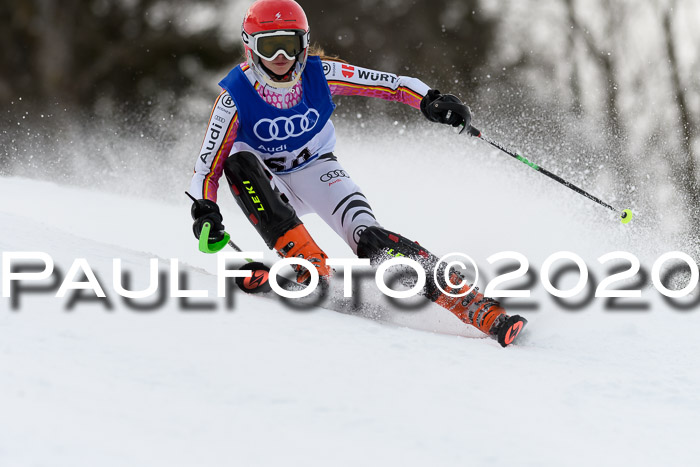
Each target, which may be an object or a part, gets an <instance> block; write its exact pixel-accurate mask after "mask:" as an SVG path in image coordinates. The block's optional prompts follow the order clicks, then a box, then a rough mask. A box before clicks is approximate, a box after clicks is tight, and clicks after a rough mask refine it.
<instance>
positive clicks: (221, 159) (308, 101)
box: [190, 0, 527, 347]
mask: <svg viewBox="0 0 700 467" xmlns="http://www.w3.org/2000/svg"><path fill="white" fill-rule="evenodd" d="M241 34H242V38H243V44H244V48H245V57H246V62H245V63H242V64H240V65H238V66H236V67H235V68H234V69H233V70H231V72H230V73H229V74H228V75H227V76H226V77H225V78H224V79H223V80H221V82H220V83H219V85H220V86H221V87H222V88H223V91H222V92H221V94H220V95H219V97H218V98H217V100H216V103H215V104H214V109H213V111H212V113H211V117H210V119H209V126H208V129H207V133H206V135H205V138H204V142H203V145H202V149H201V151H200V154H199V157H198V159H197V161H196V165H195V173H194V176H193V178H192V183H191V186H190V193H191V194H192V195H193V197H194V198H195V199H196V201H195V202H194V204H193V206H192V218H193V219H194V225H193V230H194V234H195V236H196V237H197V238H199V237H200V233H201V231H202V228H203V226H204V224H205V223H209V225H210V226H211V230H210V232H209V237H208V242H209V243H210V244H217V243H219V244H220V243H222V239H224V238H225V232H224V225H223V218H222V216H221V213H220V211H219V207H218V206H217V204H216V196H217V189H218V186H219V179H220V177H221V175H222V173H223V174H224V175H225V176H226V180H227V182H228V185H229V187H230V189H231V192H232V193H233V196H234V198H235V200H236V202H237V203H238V205H239V206H240V207H241V209H243V211H244V213H245V214H246V216H247V217H248V218H249V220H250V222H251V223H252V224H253V226H254V227H255V229H256V230H257V232H258V233H259V234H260V236H261V237H262V238H263V240H264V241H265V243H266V244H267V246H268V247H269V248H272V249H275V250H276V251H277V253H278V254H279V255H280V256H281V257H287V258H289V257H297V258H304V259H306V260H307V261H309V262H311V263H312V264H313V265H314V266H315V267H316V268H317V272H318V274H319V276H321V277H325V278H327V277H328V276H330V274H331V273H332V269H331V268H330V267H329V266H328V265H327V264H326V259H327V256H326V254H325V253H324V252H323V250H322V249H321V248H320V247H319V246H318V245H317V244H316V242H314V240H313V239H312V238H311V235H309V232H308V231H307V230H306V227H304V224H303V223H302V222H301V220H299V216H302V215H304V214H307V213H312V212H314V213H316V214H318V215H319V216H321V218H322V219H323V220H324V221H325V222H326V223H327V224H328V225H329V226H330V227H331V228H332V229H333V230H334V231H335V232H336V233H337V234H338V235H340V236H341V237H342V238H343V239H344V240H345V241H346V242H347V244H348V245H349V246H350V248H352V250H353V252H354V253H355V254H357V255H358V256H359V257H360V258H369V259H370V261H371V263H372V264H378V263H380V262H382V261H384V260H386V259H388V258H391V257H392V256H397V254H398V255H403V256H407V257H410V258H412V259H415V260H417V261H419V262H421V263H422V264H423V265H424V267H425V268H426V271H428V272H430V271H432V270H433V269H432V268H433V267H434V266H435V265H436V264H437V262H438V259H437V257H435V256H434V255H432V254H430V253H429V252H427V251H426V250H424V249H423V248H422V247H420V246H419V245H418V244H417V243H414V242H412V241H410V240H408V239H406V238H404V237H402V236H401V235H398V234H395V233H393V232H390V231H388V230H386V229H384V228H383V227H382V226H381V225H380V224H379V222H378V221H377V220H376V218H375V215H374V213H373V211H372V208H371V206H370V204H369V202H368V200H367V198H366V197H365V196H364V195H363V194H362V190H361V189H360V188H359V187H358V186H357V185H356V184H355V182H354V181H353V180H352V179H351V178H350V176H349V175H348V174H347V173H346V172H345V171H344V170H343V168H342V166H341V165H340V163H339V162H338V159H337V157H336V156H335V155H334V154H333V150H334V148H335V128H334V127H333V123H332V122H331V120H330V116H331V114H332V113H333V110H334V108H335V104H334V103H333V101H332V96H349V95H354V96H370V97H378V98H380V99H384V100H388V101H396V102H402V103H404V104H408V105H410V106H411V107H414V108H416V109H420V110H421V112H422V113H423V114H424V115H425V117H426V118H427V119H428V120H430V121H432V122H438V123H444V124H447V125H452V126H454V127H459V126H464V127H465V128H467V129H468V128H469V126H470V122H471V113H470V111H469V108H468V107H467V106H466V105H464V104H463V103H462V102H461V101H460V100H459V99H458V98H457V97H455V96H453V95H450V94H441V93H440V92H439V91H437V90H434V89H430V88H429V87H428V86H427V85H425V84H424V83H423V82H421V81H420V80H418V79H416V78H410V77H406V76H397V75H394V74H391V73H383V72H377V71H373V70H369V69H365V68H360V67H358V66H354V65H350V64H348V63H345V62H343V61H340V60H337V59H336V60H334V59H326V58H324V59H322V58H321V57H320V56H318V55H309V25H308V22H307V19H306V15H305V14H304V11H303V9H302V8H301V6H299V4H297V3H296V2H295V1H294V0H257V1H256V2H254V3H253V4H252V5H251V6H250V8H249V9H248V11H247V13H246V15H245V17H244V20H243V25H242V32H241ZM389 253H392V255H391V256H390V255H389ZM426 276H427V281H426V285H425V287H424V288H423V290H422V294H423V295H424V296H426V297H427V298H428V299H429V300H431V301H434V302H436V303H437V304H439V305H441V306H443V307H444V308H446V309H448V310H449V311H451V312H452V313H454V314H455V315H456V316H457V317H458V318H459V319H461V320H462V321H463V322H465V323H467V324H470V325H473V326H475V327H477V328H478V329H480V330H481V331H483V332H484V333H486V334H488V335H490V336H493V337H495V338H497V339H498V341H499V343H500V344H501V345H502V346H504V347H505V346H506V345H508V344H510V343H511V342H513V340H514V339H515V337H516V336H517V335H518V333H519V332H520V330H521V329H522V328H523V326H524V325H525V323H527V321H526V320H525V319H523V318H521V317H520V316H517V315H516V316H511V317H508V316H507V315H506V314H505V311H504V309H503V308H502V307H501V306H500V305H499V304H498V302H496V301H495V300H493V299H490V298H486V297H484V296H483V295H482V294H481V293H479V292H478V289H474V290H472V291H471V292H470V293H468V294H467V295H465V296H463V297H453V296H449V295H447V294H445V293H444V292H443V290H444V289H445V288H446V284H445V283H441V284H440V285H441V286H442V290H441V287H439V286H438V284H436V283H435V282H434V280H433V279H432V274H430V273H429V274H426ZM441 277H442V276H441ZM452 277H455V276H452ZM309 278H310V272H309V271H307V270H306V269H304V268H302V267H301V266H299V267H298V268H297V281H298V282H300V283H305V282H307V281H308V280H309ZM451 282H452V283H453V284H454V283H460V282H463V281H451ZM469 288H470V286H469V285H468V284H466V285H463V286H462V287H461V288H455V289H450V290H451V292H452V293H453V294H454V295H456V294H458V293H459V292H462V293H463V292H466V291H467V290H468V289H469Z"/></svg>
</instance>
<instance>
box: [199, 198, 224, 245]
mask: <svg viewBox="0 0 700 467" xmlns="http://www.w3.org/2000/svg"><path fill="white" fill-rule="evenodd" d="M191 213H192V219H194V224H192V230H193V232H194V236H195V237H197V239H199V235H200V234H201V233H202V227H204V223H205V222H209V224H210V225H211V230H210V231H209V243H216V242H219V241H221V240H223V239H224V224H223V220H224V218H223V217H221V212H220V211H219V206H218V205H217V204H216V203H215V202H214V201H211V200H208V199H198V200H196V201H195V202H194V203H193V204H192V211H191Z"/></svg>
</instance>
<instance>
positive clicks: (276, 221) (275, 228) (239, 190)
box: [224, 151, 301, 248]
mask: <svg viewBox="0 0 700 467" xmlns="http://www.w3.org/2000/svg"><path fill="white" fill-rule="evenodd" d="M224 174H225V175H226V180H227V181H228V184H229V187H231V192H232V193H233V196H234V198H235V199H236V202H237V203H238V205H239V206H240V207H241V209H243V212H244V213H245V214H246V215H247V216H248V219H249V220H250V222H251V223H252V224H253V226H254V227H255V229H256V230H257V231H258V233H259V234H260V236H261V237H262V238H263V240H264V241H265V243H266V244H267V246H268V247H269V248H273V247H274V245H275V242H276V241H277V239H278V238H280V237H281V236H282V235H284V234H285V233H286V232H287V231H288V230H289V229H291V228H292V227H295V226H297V225H299V224H301V221H300V220H299V218H298V217H297V215H296V212H294V208H292V206H290V205H289V203H288V202H287V201H286V200H285V199H283V198H282V196H283V195H282V194H281V193H280V192H279V191H278V190H276V189H274V188H273V187H272V185H271V184H270V179H271V178H272V176H271V175H270V173H269V172H268V171H267V169H266V168H265V167H264V166H263V165H262V163H261V162H260V160H259V159H258V157H257V156H256V155H255V154H253V153H251V152H247V151H241V152H237V153H235V154H231V155H230V156H229V157H228V159H226V162H225V163H224Z"/></svg>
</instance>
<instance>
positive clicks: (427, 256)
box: [357, 226, 446, 301]
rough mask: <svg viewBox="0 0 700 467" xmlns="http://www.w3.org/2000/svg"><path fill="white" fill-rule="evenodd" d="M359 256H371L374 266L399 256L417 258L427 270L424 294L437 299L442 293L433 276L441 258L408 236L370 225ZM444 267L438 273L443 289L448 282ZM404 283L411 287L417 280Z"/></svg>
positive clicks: (358, 246)
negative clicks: (445, 280)
mask: <svg viewBox="0 0 700 467" xmlns="http://www.w3.org/2000/svg"><path fill="white" fill-rule="evenodd" d="M357 256H358V257H360V258H369V260H370V263H371V264H372V265H373V266H376V265H378V264H380V263H383V262H384V261H387V260H389V259H391V258H395V257H397V256H405V257H408V258H410V259H412V260H415V261H417V262H418V263H419V264H420V265H421V266H423V269H424V270H425V279H426V281H425V288H424V290H423V295H425V296H426V297H427V298H428V299H430V300H432V301H435V300H437V299H438V297H439V296H440V294H441V292H440V289H439V288H438V287H437V286H436V284H435V279H434V278H433V271H434V269H435V266H436V265H437V264H438V261H439V260H440V259H439V258H438V257H437V256H435V255H433V254H432V253H430V252H429V251H427V250H426V249H425V248H423V247H421V246H420V245H419V244H418V243H415V242H412V241H411V240H409V239H407V238H406V237H403V236H401V235H399V234H395V233H393V232H390V231H388V230H386V229H383V228H381V227H377V226H371V227H368V228H367V229H365V231H364V232H362V235H361V236H360V241H359V242H358V243H357ZM444 269H445V267H444V265H443V266H441V267H439V268H438V274H437V275H438V279H439V280H440V284H441V286H442V288H443V289H445V288H446V283H445V282H444V280H443V279H442V278H443V277H444ZM404 284H405V285H407V286H409V287H411V286H413V285H414V284H415V281H412V280H408V281H404Z"/></svg>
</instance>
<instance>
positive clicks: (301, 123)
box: [253, 109, 319, 141]
mask: <svg viewBox="0 0 700 467" xmlns="http://www.w3.org/2000/svg"><path fill="white" fill-rule="evenodd" d="M318 118H319V114H318V112H317V111H316V110H314V109H309V110H308V111H307V112H306V113H305V114H304V115H301V114H300V115H292V116H291V117H277V118H276V119H274V120H270V119H269V118H263V119H261V120H258V123H256V124H255V126H254V127H253V133H255V136H257V137H258V138H260V140H262V141H282V140H285V139H287V138H295V137H297V136H301V135H303V134H304V133H306V132H307V131H311V130H313V129H314V127H315V126H316V123H318Z"/></svg>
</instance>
